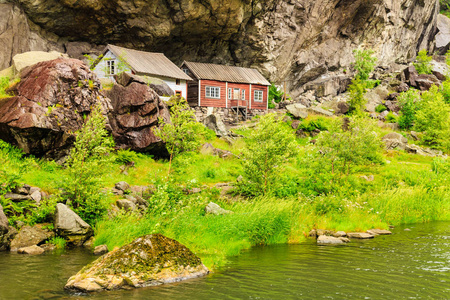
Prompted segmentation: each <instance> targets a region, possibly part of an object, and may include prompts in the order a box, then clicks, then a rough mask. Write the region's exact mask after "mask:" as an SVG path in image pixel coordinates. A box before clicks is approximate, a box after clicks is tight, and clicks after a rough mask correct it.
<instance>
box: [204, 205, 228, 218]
mask: <svg viewBox="0 0 450 300" xmlns="http://www.w3.org/2000/svg"><path fill="white" fill-rule="evenodd" d="M205 213H206V214H211V215H216V216H218V215H227V214H231V213H233V212H232V211H231V210H226V209H223V208H222V207H220V206H219V205H218V204H216V203H214V202H209V203H208V205H206V207H205Z"/></svg>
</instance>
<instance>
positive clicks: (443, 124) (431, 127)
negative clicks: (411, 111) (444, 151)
mask: <svg viewBox="0 0 450 300" xmlns="http://www.w3.org/2000/svg"><path fill="white" fill-rule="evenodd" d="M415 128H416V130H417V131H422V132H423V141H424V142H425V143H426V144H428V145H432V146H443V145H444V143H447V141H448V140H449V139H450V106H449V105H448V104H447V103H445V101H444V97H443V96H442V94H440V93H439V89H438V87H437V86H433V87H432V88H431V89H430V90H429V91H427V92H425V93H423V94H422V100H421V101H420V106H419V109H418V111H417V113H416V123H415Z"/></svg>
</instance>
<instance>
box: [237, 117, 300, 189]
mask: <svg viewBox="0 0 450 300" xmlns="http://www.w3.org/2000/svg"><path fill="white" fill-rule="evenodd" d="M297 147H298V146H297V144H296V142H295V136H294V135H293V134H292V132H291V130H290V129H289V128H288V127H287V125H286V124H285V123H284V122H282V121H281V119H277V117H276V116H275V115H273V114H269V115H266V116H264V117H262V118H261V119H260V121H259V123H258V124H257V126H256V127H255V130H253V131H252V133H251V134H250V136H249V137H248V138H247V139H246V147H245V149H243V151H242V158H243V167H244V175H245V176H244V178H245V180H244V181H243V184H241V185H240V186H241V188H242V189H241V191H244V190H245V193H246V194H253V195H258V194H267V193H269V192H271V190H272V187H273V186H274V183H275V181H276V180H277V179H278V177H279V174H280V173H281V171H282V170H283V165H284V164H285V163H286V162H288V161H289V160H290V159H291V158H292V157H294V156H295V154H296V153H297Z"/></svg>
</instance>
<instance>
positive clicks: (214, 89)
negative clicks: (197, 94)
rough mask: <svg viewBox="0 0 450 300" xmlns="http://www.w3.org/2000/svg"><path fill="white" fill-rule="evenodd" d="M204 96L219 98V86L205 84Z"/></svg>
mask: <svg viewBox="0 0 450 300" xmlns="http://www.w3.org/2000/svg"><path fill="white" fill-rule="evenodd" d="M205 97H206V98H210V99H220V87H218V86H206V87H205Z"/></svg>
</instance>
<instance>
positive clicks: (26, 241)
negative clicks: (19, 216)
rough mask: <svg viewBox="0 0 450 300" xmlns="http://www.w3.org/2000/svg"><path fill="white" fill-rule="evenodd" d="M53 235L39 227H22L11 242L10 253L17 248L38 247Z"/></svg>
mask: <svg viewBox="0 0 450 300" xmlns="http://www.w3.org/2000/svg"><path fill="white" fill-rule="evenodd" d="M52 236H53V233H52V232H50V231H48V230H46V229H43V228H42V227H40V226H37V225H35V226H33V227H32V226H23V227H22V228H21V229H20V230H19V233H18V234H17V235H16V237H15V238H14V239H13V240H12V241H11V251H17V250H19V248H24V247H29V246H34V245H40V244H42V243H44V242H45V241H46V240H48V239H49V238H51V237H52Z"/></svg>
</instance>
